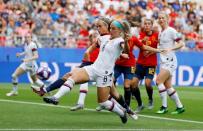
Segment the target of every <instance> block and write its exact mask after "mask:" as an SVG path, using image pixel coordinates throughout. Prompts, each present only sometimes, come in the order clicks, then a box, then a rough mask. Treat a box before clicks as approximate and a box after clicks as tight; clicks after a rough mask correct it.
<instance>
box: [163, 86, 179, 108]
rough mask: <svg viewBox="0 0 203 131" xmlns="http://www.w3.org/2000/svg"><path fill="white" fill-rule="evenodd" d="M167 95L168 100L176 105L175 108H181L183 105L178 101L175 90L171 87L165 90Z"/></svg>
mask: <svg viewBox="0 0 203 131" xmlns="http://www.w3.org/2000/svg"><path fill="white" fill-rule="evenodd" d="M167 93H168V95H169V96H170V98H171V99H172V100H173V101H174V102H175V103H176V106H177V107H178V108H182V107H183V105H182V103H181V101H180V99H179V96H178V93H177V92H176V90H175V89H174V88H173V87H171V88H169V89H167Z"/></svg>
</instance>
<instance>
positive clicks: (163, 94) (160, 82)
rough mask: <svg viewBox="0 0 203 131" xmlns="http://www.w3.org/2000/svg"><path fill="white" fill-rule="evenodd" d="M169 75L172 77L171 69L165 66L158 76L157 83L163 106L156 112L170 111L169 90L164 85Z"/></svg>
mask: <svg viewBox="0 0 203 131" xmlns="http://www.w3.org/2000/svg"><path fill="white" fill-rule="evenodd" d="M169 77H170V72H169V70H167V69H164V68H160V73H159V74H158V76H157V79H156V84H157V86H158V90H159V94H160V97H161V101H162V106H161V108H160V110H158V111H157V112H156V113H158V114H164V113H167V112H168V109H167V90H166V87H165V85H164V82H165V81H166V80H167V79H168V78H169Z"/></svg>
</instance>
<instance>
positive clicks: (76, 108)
mask: <svg viewBox="0 0 203 131" xmlns="http://www.w3.org/2000/svg"><path fill="white" fill-rule="evenodd" d="M83 108H84V105H82V104H77V105H75V106H73V107H71V108H70V111H77V110H81V109H83Z"/></svg>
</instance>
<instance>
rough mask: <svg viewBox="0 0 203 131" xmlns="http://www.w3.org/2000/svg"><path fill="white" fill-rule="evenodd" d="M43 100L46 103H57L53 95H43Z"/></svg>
mask: <svg viewBox="0 0 203 131" xmlns="http://www.w3.org/2000/svg"><path fill="white" fill-rule="evenodd" d="M43 100H44V102H46V103H48V104H54V105H58V103H59V101H58V100H57V99H56V98H55V97H53V96H52V97H44V98H43Z"/></svg>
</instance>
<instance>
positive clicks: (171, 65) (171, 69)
mask: <svg viewBox="0 0 203 131" xmlns="http://www.w3.org/2000/svg"><path fill="white" fill-rule="evenodd" d="M160 68H163V69H165V70H168V71H169V72H170V75H171V76H172V75H173V72H174V71H175V70H176V68H177V62H167V63H161V64H160Z"/></svg>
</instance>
